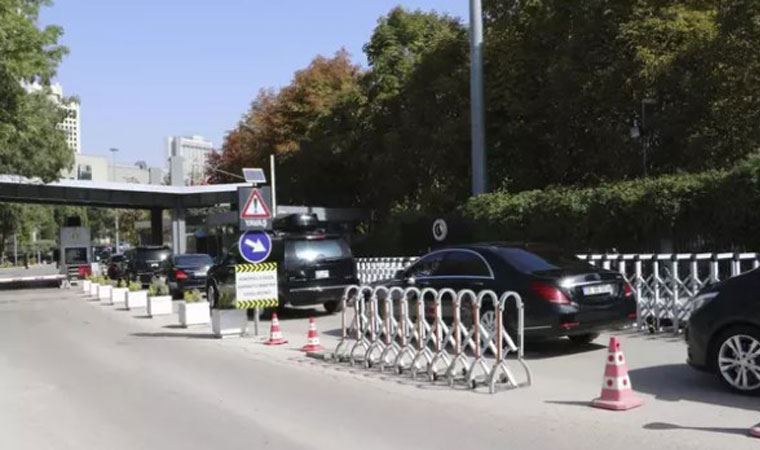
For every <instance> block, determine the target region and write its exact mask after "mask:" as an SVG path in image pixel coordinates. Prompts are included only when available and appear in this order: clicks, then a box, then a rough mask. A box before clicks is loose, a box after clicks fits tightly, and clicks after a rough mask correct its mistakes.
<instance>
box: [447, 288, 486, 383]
mask: <svg viewBox="0 0 760 450" xmlns="http://www.w3.org/2000/svg"><path fill="white" fill-rule="evenodd" d="M477 298H478V295H477V294H476V293H475V292H474V291H472V290H470V289H463V290H461V291H459V293H457V296H456V297H455V298H454V301H453V305H452V306H453V308H454V321H453V323H452V324H451V332H452V335H453V338H454V357H453V358H452V360H451V364H449V367H448V369H446V379H447V380H448V383H449V386H453V385H454V381H455V380H456V377H457V373H458V371H457V367H458V366H459V367H461V369H460V370H461V373H462V375H464V376H466V375H467V370H468V368H469V366H470V360H469V359H468V358H467V355H466V354H465V351H464V350H465V348H466V346H465V345H464V343H463V342H462V338H463V337H466V336H467V334H468V333H467V327H465V326H464V324H462V312H461V308H462V304H464V301H463V300H466V299H469V301H470V303H472V302H473V301H476V300H477Z"/></svg>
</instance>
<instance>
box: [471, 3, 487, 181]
mask: <svg viewBox="0 0 760 450" xmlns="http://www.w3.org/2000/svg"><path fill="white" fill-rule="evenodd" d="M470 115H471V135H472V155H471V160H472V161H471V163H472V195H478V194H482V193H484V192H486V186H487V179H486V178H487V174H486V149H485V141H486V137H485V134H486V131H485V117H484V116H485V112H484V101H483V11H482V7H481V0H470Z"/></svg>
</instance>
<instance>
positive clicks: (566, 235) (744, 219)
mask: <svg viewBox="0 0 760 450" xmlns="http://www.w3.org/2000/svg"><path fill="white" fill-rule="evenodd" d="M460 213H461V214H462V215H463V217H466V218H468V219H470V220H472V222H473V226H474V230H473V236H472V240H507V241H541V242H552V243H556V244H559V245H562V246H564V247H566V248H568V249H573V250H576V251H590V250H593V251H611V250H613V249H614V250H617V251H629V252H643V251H656V250H658V247H659V245H660V243H661V242H662V241H663V240H668V241H671V242H672V243H673V244H674V246H675V250H676V251H710V250H712V251H715V250H721V251H723V250H730V249H737V250H739V249H741V250H750V249H759V248H760V158H752V159H749V160H747V161H745V162H742V163H741V164H739V165H737V166H736V167H735V168H734V169H732V170H727V171H721V170H713V171H708V172H703V173H698V174H680V175H668V176H662V177H658V178H647V179H639V180H633V181H624V182H618V183H609V184H604V185H600V186H598V187H593V188H583V189H579V188H576V189H573V188H567V187H554V188H548V189H544V190H536V191H526V192H520V193H503V192H502V193H492V194H485V195H481V196H478V197H475V198H471V199H470V200H469V201H468V202H467V203H466V204H465V205H464V206H462V207H461V208H460Z"/></svg>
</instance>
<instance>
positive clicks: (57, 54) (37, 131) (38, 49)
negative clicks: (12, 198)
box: [0, 0, 73, 181]
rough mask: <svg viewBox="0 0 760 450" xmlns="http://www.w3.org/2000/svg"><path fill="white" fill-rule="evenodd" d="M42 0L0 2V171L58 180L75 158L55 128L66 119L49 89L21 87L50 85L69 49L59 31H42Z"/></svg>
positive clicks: (44, 3) (55, 29)
mask: <svg viewBox="0 0 760 450" xmlns="http://www.w3.org/2000/svg"><path fill="white" fill-rule="evenodd" d="M48 3H49V2H47V1H44V0H0V173H3V174H15V175H23V176H28V177H39V178H42V179H43V180H44V181H52V180H54V179H57V178H58V175H59V173H60V171H61V169H63V168H65V167H69V166H70V165H71V163H72V162H73V155H72V153H71V151H70V150H69V149H68V148H67V146H66V141H65V137H64V134H63V132H62V131H60V130H58V129H56V125H57V124H58V123H60V122H61V120H62V119H63V117H64V116H63V114H64V112H63V110H62V109H61V108H59V107H57V106H56V105H55V104H54V103H53V102H52V101H51V100H50V99H49V98H48V93H47V92H46V91H40V92H37V93H33V94H29V93H27V92H26V91H25V90H24V89H23V87H22V83H24V82H26V83H33V82H38V83H41V84H43V85H47V84H48V83H49V82H50V78H51V77H52V76H53V75H54V74H55V71H56V68H57V66H58V63H59V62H60V61H61V59H62V58H63V56H64V55H65V53H66V48H65V47H63V46H60V45H58V39H59V38H60V36H61V35H62V33H63V31H62V29H61V28H60V27H56V26H47V27H45V28H43V29H40V28H38V26H37V18H38V15H39V10H40V8H41V7H42V6H44V5H46V4H48Z"/></svg>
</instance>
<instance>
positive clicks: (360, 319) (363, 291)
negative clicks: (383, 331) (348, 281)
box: [348, 286, 372, 366]
mask: <svg viewBox="0 0 760 450" xmlns="http://www.w3.org/2000/svg"><path fill="white" fill-rule="evenodd" d="M367 295H370V296H371V295H372V288H371V287H369V286H361V287H360V288H359V292H358V293H357V295H356V301H355V302H354V327H355V328H354V330H355V332H356V333H355V336H356V343H354V345H353V347H351V351H350V352H349V353H348V362H349V363H350V364H351V365H352V366H353V365H354V364H356V352H357V350H359V349H363V350H364V352H366V351H367V349H369V345H370V342H369V341H368V340H367V313H366V296H367ZM362 355H364V353H362Z"/></svg>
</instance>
